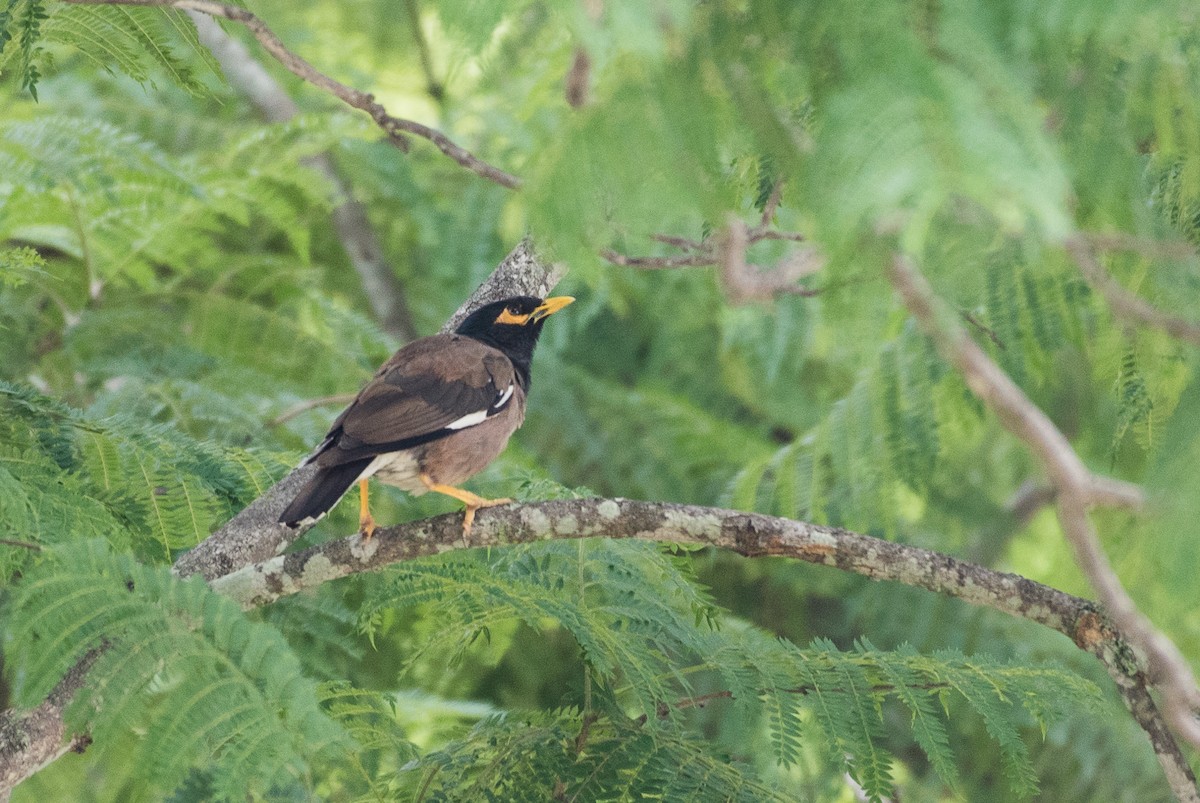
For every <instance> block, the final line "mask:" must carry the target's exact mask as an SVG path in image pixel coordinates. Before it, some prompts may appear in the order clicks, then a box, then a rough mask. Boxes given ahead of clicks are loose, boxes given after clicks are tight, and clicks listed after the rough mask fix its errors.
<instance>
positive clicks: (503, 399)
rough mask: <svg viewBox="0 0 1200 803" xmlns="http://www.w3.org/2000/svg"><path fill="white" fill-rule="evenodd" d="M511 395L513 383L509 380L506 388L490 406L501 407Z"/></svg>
mask: <svg viewBox="0 0 1200 803" xmlns="http://www.w3.org/2000/svg"><path fill="white" fill-rule="evenodd" d="M512 395H513V383H512V382H509V383H508V389H507V390H505V391H504V392H503V393H501V394H500V398H498V399H496V403H495V404H493V405H492V407H503V406H504V403H505V402H506V401H508V400H509V399H511V398H512Z"/></svg>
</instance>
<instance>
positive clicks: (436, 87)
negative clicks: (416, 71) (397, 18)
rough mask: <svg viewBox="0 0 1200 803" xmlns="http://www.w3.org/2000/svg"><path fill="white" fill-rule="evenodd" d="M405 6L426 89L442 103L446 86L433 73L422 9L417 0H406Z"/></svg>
mask: <svg viewBox="0 0 1200 803" xmlns="http://www.w3.org/2000/svg"><path fill="white" fill-rule="evenodd" d="M404 6H405V10H406V11H408V23H409V26H410V27H411V28H412V35H413V39H414V40H415V41H416V43H417V55H418V56H419V57H420V60H421V70H422V71H424V73H425V91H426V92H428V93H429V97H431V98H433V99H434V100H436V101H437V102H438V103H441V102H442V101H444V100H445V99H446V88H445V87H444V86H443V85H442V82H441V81H439V80H438V79H437V76H436V75H434V73H433V55H432V54H431V53H430V52H429V41H428V40H427V39H426V38H425V31H423V30H422V29H421V11H420V9H418V8H417V0H404Z"/></svg>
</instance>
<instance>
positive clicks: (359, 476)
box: [279, 296, 575, 543]
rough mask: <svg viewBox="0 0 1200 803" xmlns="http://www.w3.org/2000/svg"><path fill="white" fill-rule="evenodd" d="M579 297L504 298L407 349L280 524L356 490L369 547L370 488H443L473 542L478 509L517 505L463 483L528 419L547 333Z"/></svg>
mask: <svg viewBox="0 0 1200 803" xmlns="http://www.w3.org/2000/svg"><path fill="white" fill-rule="evenodd" d="M574 300H575V299H574V298H572V297H571V296H558V297H555V298H547V299H541V298H536V297H533V296H514V297H512V298H506V299H503V300H500V301H495V302H493V303H490V304H486V305H484V306H482V307H480V308H479V309H478V310H476V311H475V312H473V313H471V314H470V315H468V316H467V318H466V319H465V320H464V321H463V322H462V324H460V325H459V326H458V328H457V329H455V330H454V332H453V333H450V334H437V335H432V336H430V337H423V338H419V339H417V340H414V341H412V342H411V343H409V344H407V345H405V346H403V347H402V348H401V349H400V350H399V351H397V352H396V353H395V354H393V355H392V357H391V358H390V359H389V360H388V361H387V362H385V363H384V364H383V365H382V366H380V368H379V370H378V371H376V372H375V376H374V377H373V378H372V379H371V380H370V381H369V382H368V383H367V384H366V385H365V386H364V387H363V389H362V390H361V391H359V393H358V396H356V397H355V399H354V401H352V402H351V403H350V405H349V406H348V407H347V408H346V409H345V410H343V411H342V413H341V415H339V416H338V417H337V419H335V420H334V422H333V424H332V425H331V426H330V427H329V432H328V433H326V435H325V438H324V439H323V440H322V441H321V443H320V444H319V445H318V446H317V448H316V449H314V450H313V451H312V453H311V454H309V455H308V457H306V458H305V459H304V461H303V462H302V463H301V464H300V465H302V466H303V465H309V464H315V465H316V467H317V472H316V475H315V476H314V477H313V478H312V479H311V480H309V481H308V482H307V483H306V484H305V485H304V487H303V488H301V489H300V491H299V492H298V493H297V494H296V496H295V498H294V499H293V500H292V501H291V503H290V504H289V505H288V506H287V508H285V509H284V511H283V513H282V514H281V515H280V517H279V521H280V522H281V523H283V524H286V525H288V526H290V527H298V526H301V525H304V524H308V523H311V522H312V521H316V520H317V519H320V518H321V517H322V516H324V515H325V514H326V513H327V512H328V511H329V510H330V509H332V508H333V506H334V505H335V504H337V502H338V500H339V499H341V498H342V496H344V495H345V493H346V492H347V491H348V490H349V489H350V487H351V486H352V485H354V484H355V483H358V488H359V522H358V523H359V532H360V533H361V534H362V536H363V540H364V541H365V540H369V539H370V538H371V536H372V534H373V533H374V532H375V529H376V527H377V525H376V522H375V519H374V518H373V517H372V516H371V511H370V506H369V501H368V491H367V485H368V482H367V481H368V479H369V478H370V477H375V478H376V479H378V480H380V481H382V482H384V483H387V484H389V485H394V486H396V487H398V488H402V489H403V490H405V491H407V492H408V493H410V494H412V495H414V496H419V495H421V494H424V493H426V492H427V491H435V492H437V493H440V494H445V495H446V496H450V497H453V498H454V499H457V500H459V501H460V502H462V503H463V504H465V505H466V513H465V514H464V516H463V538H464V541H467V543H469V541H468V540H467V539H468V538H469V536H470V533H471V525H472V523H473V522H474V520H475V511H477V510H479V509H480V508H484V507H492V506H494V505H504V504H510V503H511V502H512V500H511V499H484V498H483V497H480V496H477V495H476V494H474V493H472V492H470V491H468V490H465V489H463V488H458V487H456V486H457V485H459V484H460V483H462V482H463V481H465V480H466V479H467V478H469V477H471V476H473V475H475V474H477V473H478V472H480V471H482V470H483V469H484V467H486V466H487V465H488V464H489V463H491V462H492V461H493V460H494V459H496V457H498V456H499V455H500V453H501V452H503V451H504V447H505V446H506V445H507V444H508V439H509V437H511V436H512V434H513V432H515V431H516V430H517V428H518V427H519V426H521V424H522V422H524V420H525V398H526V394H528V393H529V384H530V364H531V363H532V361H533V350H534V347H535V346H536V345H537V341H538V337H539V336H540V335H541V333H542V326H543V325H544V324H545V322H546V319H547V318H548V317H549V316H551V315H553V314H554V313H556V312H558V311H559V310H561V309H562V308H563V307H565V306H567V305H568V304H570V303H571V302H573V301H574Z"/></svg>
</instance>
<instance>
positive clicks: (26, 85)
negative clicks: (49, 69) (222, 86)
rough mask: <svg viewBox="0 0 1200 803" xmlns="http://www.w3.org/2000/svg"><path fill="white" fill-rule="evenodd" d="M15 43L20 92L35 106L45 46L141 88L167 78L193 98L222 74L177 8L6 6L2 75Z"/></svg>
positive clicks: (30, 0)
mask: <svg viewBox="0 0 1200 803" xmlns="http://www.w3.org/2000/svg"><path fill="white" fill-rule="evenodd" d="M14 29H15V30H16V36H14V35H13V30H14ZM10 40H15V41H16V42H17V45H16V47H15V50H16V51H17V56H18V57H19V63H18V67H17V69H18V72H19V74H20V76H21V88H22V89H23V90H26V91H27V92H29V94H30V95H31V96H32V97H33V99H34V100H37V99H38V95H37V86H38V82H39V81H40V80H41V79H42V77H43V76H42V67H41V66H40V65H41V62H42V61H43V60H45V58H46V56H47V54H46V51H45V49H44V47H43V43H50V44H52V45H56V46H63V47H66V48H71V49H76V50H78V51H79V52H80V53H81V54H83V55H84V56H85V57H87V58H88V59H89V60H91V61H92V62H94V63H95V64H96V65H97V66H99V67H101V68H103V69H106V70H117V71H120V72H122V73H124V74H126V75H128V76H129V77H130V78H133V79H134V80H135V81H137V82H139V83H148V84H150V85H151V86H154V85H155V78H156V77H166V78H168V79H169V80H170V81H172V82H174V83H175V84H177V85H178V86H180V87H182V88H184V89H185V90H187V91H188V92H190V93H192V94H194V95H202V94H206V93H207V92H208V91H209V90H208V89H207V87H206V86H205V84H204V83H203V82H202V81H201V80H200V78H199V74H200V73H201V72H203V73H210V74H213V75H217V74H219V73H218V71H217V68H216V62H215V61H214V60H213V58H212V56H211V55H210V54H209V52H208V50H207V49H206V48H204V47H203V46H201V44H200V41H199V39H198V38H197V36H196V28H195V26H194V25H193V24H192V21H191V20H190V19H189V18H188V16H187V14H186V13H184V12H183V11H181V10H179V9H174V8H162V9H159V8H122V7H120V6H72V5H67V4H61V3H54V4H51V5H50V6H49V7H48V6H47V4H46V3H44V2H42V0H7V2H6V5H5V7H4V8H3V9H0V69H2V68H3V67H4V66H5V63H6V62H7V61H9V60H11V58H12V56H11V55H10V54H8V53H6V46H7V45H8V43H9V41H10ZM192 60H195V61H196V62H198V64H193V63H192ZM197 67H198V68H199V69H197Z"/></svg>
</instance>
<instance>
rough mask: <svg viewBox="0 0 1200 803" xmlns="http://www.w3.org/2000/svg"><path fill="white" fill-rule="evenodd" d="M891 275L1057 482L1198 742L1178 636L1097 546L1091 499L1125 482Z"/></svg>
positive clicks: (1084, 563) (1182, 726)
mask: <svg viewBox="0 0 1200 803" xmlns="http://www.w3.org/2000/svg"><path fill="white" fill-rule="evenodd" d="M890 277H891V280H892V284H893V286H894V287H895V288H896V290H897V292H899V294H900V296H901V297H902V298H903V299H904V303H905V305H906V306H907V307H908V309H909V311H910V312H911V313H912V314H913V317H915V318H916V319H917V321H918V322H919V323H920V324H921V326H922V327H923V328H924V329H925V331H926V333H927V334H928V335H929V336H930V337H931V338H932V339H933V341H934V343H935V344H936V345H937V347H938V350H939V351H940V352H941V353H942V356H943V357H945V358H946V359H947V360H948V361H949V362H951V363H952V364H953V365H954V366H955V367H957V368H958V370H959V371H960V372H961V373H962V375H963V378H964V379H965V380H966V382H967V385H968V386H969V387H970V388H971V390H972V391H973V392H974V393H975V395H977V396H978V397H979V398H980V399H981V400H982V401H983V402H984V404H986V405H987V406H988V407H990V408H991V409H992V411H993V412H994V413H996V415H997V417H998V418H999V419H1000V422H1001V423H1002V424H1003V425H1004V427H1005V428H1006V429H1007V430H1008V431H1009V432H1011V433H1013V435H1015V436H1016V437H1017V438H1018V439H1019V440H1020V441H1021V442H1023V443H1024V444H1025V445H1026V446H1027V447H1028V448H1029V449H1030V451H1032V452H1033V454H1034V455H1035V456H1036V457H1037V458H1038V460H1039V462H1041V464H1042V467H1043V469H1044V470H1045V471H1046V474H1047V475H1048V477H1049V479H1050V482H1051V484H1052V485H1053V486H1054V489H1055V492H1056V493H1055V504H1056V506H1057V509H1058V520H1059V523H1060V524H1061V526H1062V529H1063V534H1064V535H1065V536H1066V538H1067V541H1068V542H1069V543H1070V545H1071V548H1072V550H1073V551H1074V553H1075V561H1076V563H1077V564H1078V565H1079V567H1080V569H1081V570H1082V571H1083V573H1084V575H1085V576H1086V577H1087V578H1088V581H1089V582H1090V583H1091V585H1092V587H1093V588H1094V589H1096V593H1097V594H1098V595H1099V597H1100V600H1101V602H1103V604H1104V608H1105V610H1106V612H1107V613H1108V615H1109V616H1110V617H1112V620H1113V622H1114V623H1115V624H1116V626H1117V627H1118V629H1119V630H1120V631H1121V632H1122V633H1124V634H1125V637H1126V638H1128V639H1129V641H1130V643H1132V644H1133V645H1135V646H1136V647H1138V648H1139V649H1141V650H1143V651H1144V652H1145V654H1146V657H1147V661H1148V667H1149V669H1148V674H1149V677H1150V679H1151V681H1152V682H1153V683H1154V684H1155V685H1156V686H1158V688H1160V689H1161V690H1162V692H1163V698H1164V712H1165V714H1166V717H1167V719H1168V721H1169V722H1170V723H1171V726H1172V727H1173V728H1174V729H1175V732H1176V733H1178V734H1179V735H1180V736H1181V737H1182V738H1183V739H1185V740H1186V741H1187V742H1188V743H1190V744H1191V745H1193V746H1194V747H1197V748H1200V720H1197V718H1196V711H1197V710H1198V709H1200V690H1198V689H1197V687H1196V678H1195V676H1194V675H1193V674H1192V670H1191V667H1190V666H1189V665H1188V662H1187V660H1186V659H1185V658H1184V657H1183V655H1182V654H1181V653H1180V652H1179V649H1178V648H1177V647H1176V646H1175V644H1174V643H1173V642H1172V641H1171V640H1170V639H1168V638H1167V637H1166V636H1165V635H1164V634H1163V633H1161V632H1160V631H1158V630H1157V629H1156V628H1155V627H1154V625H1153V624H1152V623H1151V622H1150V621H1149V620H1148V619H1147V618H1146V617H1145V616H1144V615H1143V614H1142V613H1141V611H1139V610H1138V608H1137V606H1136V605H1135V604H1134V602H1133V600H1132V599H1131V598H1130V596H1129V594H1128V593H1127V592H1126V591H1125V588H1124V587H1123V586H1122V585H1121V581H1120V579H1119V578H1118V577H1117V574H1116V572H1115V571H1113V568H1112V566H1111V565H1110V564H1109V562H1108V558H1107V557H1106V556H1105V554H1104V551H1103V550H1102V549H1101V548H1100V544H1099V542H1098V540H1097V537H1096V532H1095V530H1094V529H1093V527H1092V523H1091V520H1090V518H1089V517H1088V508H1089V506H1090V505H1092V504H1095V503H1096V502H1097V501H1101V500H1104V501H1120V500H1123V499H1124V497H1125V493H1126V491H1125V490H1124V489H1123V485H1122V484H1119V483H1116V481H1115V480H1109V479H1102V478H1097V477H1096V476H1095V475H1093V474H1092V472H1091V471H1090V470H1089V469H1088V468H1087V466H1085V465H1084V463H1083V460H1081V459H1080V457H1079V455H1078V454H1077V453H1076V452H1075V450H1074V449H1073V448H1072V447H1071V444H1070V442H1069V441H1068V440H1067V439H1066V437H1065V436H1064V435H1063V434H1062V433H1061V432H1060V431H1059V430H1058V428H1057V427H1056V426H1055V425H1054V422H1052V421H1051V420H1050V418H1049V417H1048V416H1047V415H1046V414H1045V412H1043V411H1042V410H1041V409H1040V408H1039V407H1038V406H1037V405H1035V404H1034V403H1033V402H1032V401H1030V399H1029V397H1027V396H1026V395H1025V393H1024V392H1023V391H1022V390H1021V389H1020V388H1019V387H1017V385H1016V384H1015V383H1014V382H1013V381H1012V379H1010V378H1009V376H1008V375H1007V374H1005V373H1004V372H1003V371H1002V370H1001V369H1000V367H999V366H998V365H996V363H995V362H993V361H992V360H991V358H989V357H988V356H987V354H985V353H984V351H983V350H982V349H981V348H979V346H978V345H977V344H976V343H975V341H974V340H972V339H971V338H970V337H968V336H967V334H966V332H964V331H963V329H962V327H960V326H959V325H958V324H957V323H956V322H955V321H953V320H952V319H951V318H949V317H948V316H946V315H943V314H941V312H940V310H939V308H938V300H937V298H936V297H935V295H934V293H933V290H932V288H931V287H930V286H929V283H928V282H927V281H926V280H925V277H924V276H922V275H921V274H920V273H919V272H918V271H917V269H916V268H915V267H913V265H912V264H911V263H910V262H909V260H908V259H907V258H906V257H903V256H900V255H896V256H895V257H894V258H893V259H892V262H891V266H890ZM1128 493H1132V491H1128Z"/></svg>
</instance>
